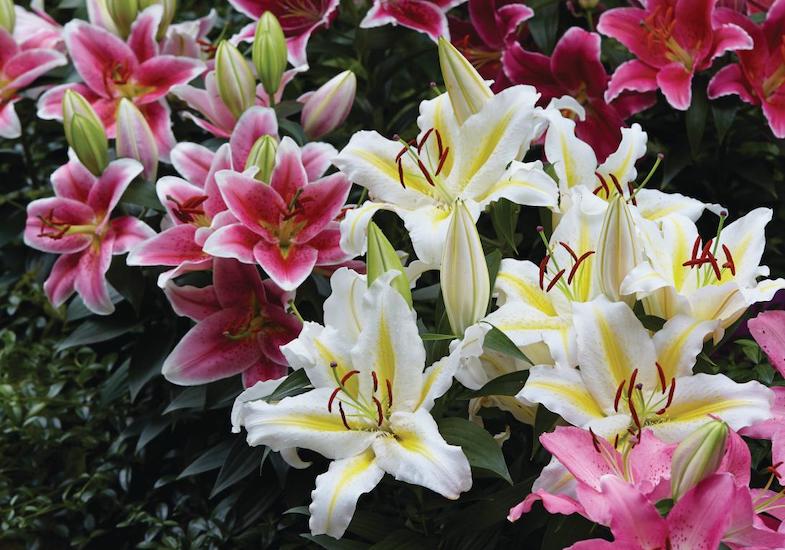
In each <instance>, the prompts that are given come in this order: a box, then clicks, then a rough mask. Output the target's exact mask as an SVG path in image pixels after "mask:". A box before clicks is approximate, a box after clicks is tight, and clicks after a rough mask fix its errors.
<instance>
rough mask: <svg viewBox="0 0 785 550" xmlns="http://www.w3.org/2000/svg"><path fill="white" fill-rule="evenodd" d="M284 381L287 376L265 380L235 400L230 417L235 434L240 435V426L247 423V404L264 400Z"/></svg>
mask: <svg viewBox="0 0 785 550" xmlns="http://www.w3.org/2000/svg"><path fill="white" fill-rule="evenodd" d="M284 380H286V376H282V377H280V378H276V379H274V380H264V381H262V382H257V383H256V384H254V385H253V386H251V387H250V388H248V389H247V390H245V391H243V392H242V393H241V394H240V395H238V396H237V397H236V398H235V399H234V404H232V414H231V417H230V418H231V420H232V432H233V433H240V426H242V425H243V424H244V423H245V406H244V405H245V403H247V402H249V401H256V400H257V399H264V398H265V397H267V396H268V395H270V394H272V393H273V392H274V391H275V390H276V388H277V387H278V386H280V385H281V382H283V381H284Z"/></svg>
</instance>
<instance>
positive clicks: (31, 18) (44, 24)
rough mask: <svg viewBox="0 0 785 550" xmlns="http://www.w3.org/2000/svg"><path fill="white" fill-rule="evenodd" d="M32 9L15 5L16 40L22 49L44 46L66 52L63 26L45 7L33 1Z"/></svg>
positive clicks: (46, 48)
mask: <svg viewBox="0 0 785 550" xmlns="http://www.w3.org/2000/svg"><path fill="white" fill-rule="evenodd" d="M30 10H31V11H27V10H26V9H24V8H23V7H22V6H14V13H16V25H14V40H16V43H17V44H19V48H20V49H22V50H32V49H38V48H43V49H45V50H57V51H59V52H65V43H64V41H63V27H62V26H60V24H59V23H57V21H55V20H54V19H52V18H51V17H50V16H49V14H47V13H46V12H45V11H43V9H41V8H39V7H37V6H36V2H31V5H30Z"/></svg>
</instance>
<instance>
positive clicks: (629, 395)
mask: <svg viewBox="0 0 785 550" xmlns="http://www.w3.org/2000/svg"><path fill="white" fill-rule="evenodd" d="M636 378H638V369H635V370H634V371H632V376H631V377H630V385H629V387H628V388H627V399H632V391H633V390H634V389H635V379H636Z"/></svg>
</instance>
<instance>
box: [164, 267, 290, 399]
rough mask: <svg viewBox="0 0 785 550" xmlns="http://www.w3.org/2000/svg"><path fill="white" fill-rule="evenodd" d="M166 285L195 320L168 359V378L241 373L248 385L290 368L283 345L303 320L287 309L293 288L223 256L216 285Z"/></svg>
mask: <svg viewBox="0 0 785 550" xmlns="http://www.w3.org/2000/svg"><path fill="white" fill-rule="evenodd" d="M165 291H166V296H167V297H168V298H169V301H170V303H171V304H172V307H173V308H174V310H175V312H176V313H177V314H178V315H183V316H186V317H190V318H191V319H193V320H194V321H196V326H195V327H193V328H192V329H191V330H190V331H188V333H187V334H186V335H185V336H184V337H183V339H182V340H180V342H179V343H178V344H177V346H176V347H175V348H174V350H172V352H171V353H170V354H169V357H167V358H166V361H164V365H163V369H162V373H163V375H164V376H165V377H166V379H167V380H169V381H170V382H173V383H175V384H180V385H183V386H192V385H196V384H206V383H208V382H213V381H215V380H220V379H222V378H227V377H229V376H234V375H236V374H240V373H242V376H243V385H244V386H245V387H246V388H248V387H250V386H253V385H254V384H255V383H256V382H260V381H264V380H270V379H274V378H280V377H281V376H283V375H284V374H286V371H287V369H288V367H287V362H286V359H285V358H284V356H283V354H282V353H281V351H280V349H279V348H280V346H282V345H284V344H287V343H289V342H290V341H292V340H293V339H294V338H296V337H297V335H298V334H300V329H301V328H302V323H301V322H300V321H299V320H298V319H297V318H296V317H295V316H294V315H290V314H288V313H286V309H285V308H286V304H287V302H288V301H289V300H291V299H292V298H293V296H292V294H290V293H286V292H283V291H282V290H281V289H279V288H278V287H276V286H275V285H274V284H273V283H272V281H270V280H269V279H268V280H266V281H264V282H262V279H261V277H259V271H258V270H257V268H256V266H252V265H245V264H241V263H239V262H237V261H235V260H225V259H218V260H215V263H214V265H213V284H212V285H210V286H207V287H204V288H197V287H193V286H183V287H178V286H175V285H172V284H170V285H168V286H167V287H166V289H165Z"/></svg>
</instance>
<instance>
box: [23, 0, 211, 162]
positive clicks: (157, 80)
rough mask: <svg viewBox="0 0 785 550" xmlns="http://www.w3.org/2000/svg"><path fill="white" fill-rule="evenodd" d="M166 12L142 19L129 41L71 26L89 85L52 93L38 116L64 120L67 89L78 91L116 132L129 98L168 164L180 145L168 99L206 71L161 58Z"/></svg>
mask: <svg viewBox="0 0 785 550" xmlns="http://www.w3.org/2000/svg"><path fill="white" fill-rule="evenodd" d="M161 15H162V8H161V6H160V5H154V6H151V7H149V8H147V9H146V10H145V11H144V12H142V14H141V15H139V17H138V18H137V20H136V21H135V22H134V24H133V26H132V28H131V34H130V35H129V37H128V42H127V43H126V42H123V41H122V40H121V39H120V38H118V37H117V36H115V35H113V34H111V33H110V32H108V31H106V30H104V29H102V28H100V27H96V26H94V25H90V24H89V23H86V22H84V21H78V20H77V21H71V22H70V23H68V24H67V25H66V26H65V42H66V45H67V46H68V53H69V54H70V56H71V59H73V61H74V66H75V67H76V70H77V72H78V73H79V74H80V75H81V77H82V79H83V80H84V82H83V83H73V84H63V85H60V86H56V87H54V88H52V89H51V90H49V91H47V92H46V93H45V94H44V95H43V96H41V99H40V100H39V102H38V116H39V117H41V118H44V119H55V120H61V119H62V106H61V104H62V98H63V94H64V93H65V90H67V89H74V90H76V91H78V92H79V93H80V94H82V95H83V96H84V97H85V99H87V100H88V101H89V102H90V103H91V105H92V106H93V108H94V109H95V111H96V113H97V114H98V116H99V117H100V118H101V120H102V122H103V123H104V126H105V128H106V132H107V136H109V137H113V136H114V133H115V114H116V112H117V105H118V103H119V102H120V99H121V98H123V97H126V98H128V99H130V100H132V101H133V102H134V104H135V105H136V106H137V107H138V108H139V110H140V111H141V112H142V115H143V116H144V117H145V119H146V120H147V123H148V125H149V126H150V129H151V130H152V132H153V135H154V136H155V140H156V143H157V145H158V152H159V155H160V156H161V159H162V160H165V161H168V160H169V152H170V151H171V149H172V147H174V145H175V143H176V142H175V138H174V134H172V121H171V119H170V110H169V106H168V104H167V103H166V100H165V99H164V98H165V96H166V94H168V93H169V90H170V89H171V88H172V87H173V86H176V85H177V84H185V83H187V82H189V81H191V80H192V79H194V78H196V77H197V76H199V75H200V74H201V73H202V72H203V71H204V68H205V67H204V63H202V62H201V61H199V60H197V59H191V58H187V57H175V56H172V55H160V54H159V47H158V43H157V42H156V40H155V34H156V31H157V29H158V24H159V22H160V20H161Z"/></svg>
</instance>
